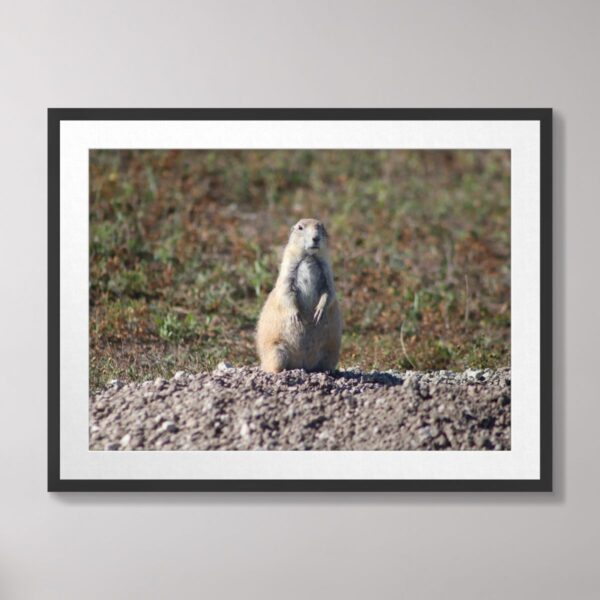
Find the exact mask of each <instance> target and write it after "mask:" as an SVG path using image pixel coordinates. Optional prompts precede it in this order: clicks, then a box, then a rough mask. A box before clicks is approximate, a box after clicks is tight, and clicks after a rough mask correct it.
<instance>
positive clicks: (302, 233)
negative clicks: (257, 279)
mask: <svg viewBox="0 0 600 600" xmlns="http://www.w3.org/2000/svg"><path fill="white" fill-rule="evenodd" d="M328 245H329V244H328V235H327V232H326V231H325V227H324V226H323V224H322V223H320V222H319V221H317V220H316V219H302V220H301V221H298V223H296V225H294V227H293V228H292V231H291V233H290V238H289V241H288V244H287V246H286V248H285V251H284V253H283V260H282V261H281V267H280V269H279V275H278V277H277V282H276V284H275V288H274V289H273V290H272V291H271V293H270V294H269V296H268V298H267V300H266V302H265V305H264V306H263V309H262V311H261V313H260V318H259V320H258V327H257V330H256V348H257V350H258V356H259V358H260V363H261V367H262V369H263V370H264V371H267V372H270V373H279V372H280V371H283V370H284V369H305V370H307V371H333V370H334V369H335V367H336V366H337V363H338V360H339V357H340V345H341V339H342V318H341V314H340V308H339V304H338V301H337V298H336V295H335V287H334V284H333V274H332V271H331V263H330V260H329V253H328Z"/></svg>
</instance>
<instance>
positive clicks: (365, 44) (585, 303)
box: [0, 0, 600, 599]
mask: <svg viewBox="0 0 600 600" xmlns="http://www.w3.org/2000/svg"><path fill="white" fill-rule="evenodd" d="M599 7H600V4H599V3H597V2H594V1H593V0H590V1H589V2H583V1H580V2H574V1H571V2H562V1H556V2H546V3H542V2H509V1H507V0H505V1H503V2H498V1H494V2H482V1H472V2H468V1H464V0H460V1H459V0H454V1H452V2H446V1H443V0H442V1H438V2H431V1H424V0H415V1H410V2H392V1H389V2H385V1H380V2H373V1H365V2H356V1H352V2H342V1H339V2H307V1H306V0H305V1H303V2H295V3H294V2H289V1H288V2H276V1H272V2H267V1H256V0H255V1H254V2H241V1H238V2H223V1H219V2H217V1H214V2H203V1H199V0H195V1H189V2H187V1H186V2H166V1H164V0H163V1H160V2H159V1H156V0H149V1H148V0H147V1H146V2H137V3H134V2H122V1H119V2H118V1H114V0H101V1H97V2H87V3H84V2H67V1H65V0H61V1H54V2H24V1H22V2H10V3H8V2H3V3H2V5H1V7H0V77H1V79H0V82H1V83H0V86H1V88H2V91H1V92H0V103H1V106H2V110H1V111H0V119H1V126H0V131H1V138H0V139H1V143H0V170H1V173H2V178H1V181H2V193H1V198H2V201H1V204H0V257H1V258H0V260H1V261H2V267H1V270H0V273H1V274H2V285H1V290H2V294H1V296H0V303H1V304H2V307H1V308H2V309H1V310H0V383H1V386H2V387H1V390H2V392H1V402H2V404H1V406H2V410H1V413H0V414H1V417H2V418H1V421H0V477H1V479H0V489H1V493H0V598H3V599H4V598H6V599H12V598H34V599H37V598H43V599H46V598H57V599H58V598H60V599H71V598H74V599H81V598H171V597H173V598H177V597H182V598H183V597H195V598H200V597H202V598H217V597H227V598H235V597H240V598H255V597H256V598H295V597H325V596H326V597H336V598H352V597H367V598H384V597H390V598H391V597H394V598H399V597H406V598H411V599H412V598H441V597H444V598H502V599H506V598H532V597H543V598H546V599H547V598H561V599H562V598H592V597H597V594H598V591H597V590H596V596H595V595H594V594H593V591H594V587H597V573H596V571H597V564H598V541H599V539H598V534H599V521H600V520H599V519H598V514H597V505H598V493H599V491H600V490H599V485H598V465H597V460H596V457H597V454H598V445H597V444H598V441H597V431H598V426H597V421H596V419H598V418H600V402H599V401H600V398H599V394H598V391H597V388H596V387H595V386H594V385H593V383H594V378H595V376H596V374H597V373H596V372H597V370H598V367H597V365H596V359H597V357H598V354H599V353H598V338H599V337H600V335H599V334H600V331H599V319H598V301H597V297H598V295H599V293H600V285H599V284H598V278H597V276H598V266H597V258H598V251H597V248H598V246H597V241H598V220H599V219H600V209H599V208H598V206H599V205H598V202H597V197H598V188H599V183H600V181H599V176H598V174H599V173H600V161H599V158H600V157H599V153H598V141H597V136H598V133H599V127H598V125H599V124H600V119H599V117H598V112H597V106H598V104H599V101H600V87H599V78H598V57H599V56H600V37H599V36H598V29H599V27H600V8H599ZM48 106H131V107H141V106H173V107H175V106H197V107H201V106H221V107H226V106H229V107H234V106H247V107H253V106H300V107H303V106H306V107H308V106H327V107H338V106H348V107H361V106H379V107H403V106H417V107H436V106H437V107H462V106H482V107H486V106H487V107H491V106H552V107H554V108H555V110H556V120H555V128H556V131H555V140H554V141H555V161H554V169H555V171H554V173H555V175H554V182H555V255H554V259H555V276H556V282H555V306H556V311H555V318H554V331H555V347H556V361H555V370H554V382H555V393H556V401H555V419H556V427H555V441H556V453H555V460H556V471H555V477H556V491H555V493H554V494H546V495H534V494H437V495H432V494H388V495H385V494H377V495H366V494H349V495H340V496H335V495H329V494H317V495H308V494H293V495H281V494H280V495H278V494H257V495H249V494H246V495H244V494H238V495H225V494H208V495H199V494H185V495H184V494H182V495H177V494H173V495H167V494H141V495H134V494H109V495H101V494H78V495H75V494H73V495H69V494H52V495H51V494H48V493H46V492H45V486H46V481H45V477H46V447H45V444H46V433H45V429H46V405H45V403H46V347H45V343H46V314H45V310H46V256H45V244H46V230H45V228H46V146H45V145H46V107H48Z"/></svg>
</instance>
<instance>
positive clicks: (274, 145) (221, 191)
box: [48, 109, 552, 491]
mask: <svg viewBox="0 0 600 600" xmlns="http://www.w3.org/2000/svg"><path fill="white" fill-rule="evenodd" d="M48 239H49V244H48V281H49V301H48V317H49V336H48V339H49V343H48V489H49V490H50V491H95V490H99V491H120V490H123V491H125V490H137V491H146V490H148V491H152V490H157V491H169V490H173V491H194V490H198V491H293V490H296V491H550V490H552V389H551V381H552V111H551V110H550V109H339V110H337V109H247V110H246V109H50V110H49V111H48Z"/></svg>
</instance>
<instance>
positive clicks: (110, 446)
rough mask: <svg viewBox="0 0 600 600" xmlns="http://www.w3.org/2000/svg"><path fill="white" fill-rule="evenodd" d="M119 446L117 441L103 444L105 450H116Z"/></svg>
mask: <svg viewBox="0 0 600 600" xmlns="http://www.w3.org/2000/svg"><path fill="white" fill-rule="evenodd" d="M120 447H121V445H120V444H119V442H111V443H110V444H106V446H104V449H105V450H118V449H119V448H120Z"/></svg>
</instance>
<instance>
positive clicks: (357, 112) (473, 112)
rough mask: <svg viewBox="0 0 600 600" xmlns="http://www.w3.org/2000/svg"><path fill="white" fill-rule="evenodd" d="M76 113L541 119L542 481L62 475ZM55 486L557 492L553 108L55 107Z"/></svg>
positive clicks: (51, 395)
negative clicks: (68, 186) (64, 199)
mask: <svg viewBox="0 0 600 600" xmlns="http://www.w3.org/2000/svg"><path fill="white" fill-rule="evenodd" d="M69 120H78V121H81V120H95V121H102V120H132V121H135V120H146V121H152V120H177V121H185V120H194V121H195V120H212V121H215V120H327V121H331V120H377V121H381V120H423V121H428V120H469V121H472V120H481V121H485V120H493V121H502V120H507V121H516V120H527V121H539V124H540V204H541V206H540V257H541V258H540V349H541V350H540V399H539V402H540V477H539V479H535V480H521V479H519V480H516V479H511V480H506V479H487V480H462V479H461V480H447V479H433V480H406V479H405V480H347V479H344V480H289V479H286V480H254V479H252V480H242V479H236V480H181V479H179V480H174V479H169V480H165V479H160V480H152V479H144V480H139V479H135V480H89V479H85V480H73V479H63V478H61V476H60V368H59V367H60V310H59V309H60V283H59V276H60V235H61V232H60V123H61V122H63V121H69ZM48 491H106V492H109V491H140V492H141V491H231V492H236V491H237V492H248V491H263V492H285V491H302V492H306V491H314V492H334V491H335V492H365V491H373V492H392V491H396V492H397V491H405V492H411V491H419V492H442V491H443V492H446V491H462V492H468V491H490V492H492V491H496V492H499V491H509V492H510V491H512V492H529V491H552V109H549V108H477V109H471V108H460V109H454V108H453V109H419V108H402V109H378V108H365V109H291V108H289V109H271V108H265V109H209V108H203V109H195V108H174V109H163V108H144V109H138V108H135V109H132V108H51V109H48Z"/></svg>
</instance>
